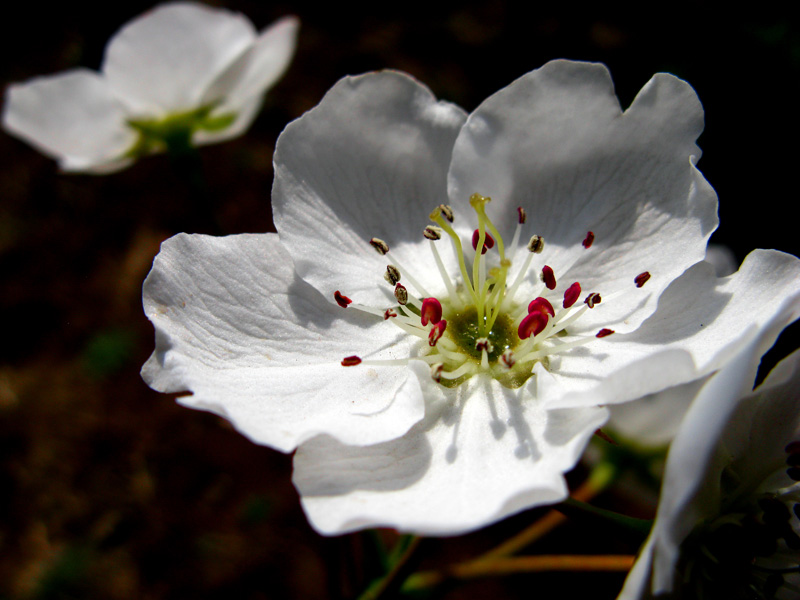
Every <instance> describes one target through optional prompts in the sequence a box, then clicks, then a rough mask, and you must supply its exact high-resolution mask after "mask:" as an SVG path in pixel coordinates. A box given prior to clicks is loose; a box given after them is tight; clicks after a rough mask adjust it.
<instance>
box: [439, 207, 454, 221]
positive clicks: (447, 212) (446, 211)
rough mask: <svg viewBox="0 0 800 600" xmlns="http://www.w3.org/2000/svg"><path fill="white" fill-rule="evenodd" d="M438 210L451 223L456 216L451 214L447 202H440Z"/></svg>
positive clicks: (451, 209) (451, 210) (450, 208)
mask: <svg viewBox="0 0 800 600" xmlns="http://www.w3.org/2000/svg"><path fill="white" fill-rule="evenodd" d="M439 212H440V213H442V216H443V217H444V218H445V219H447V220H448V221H450V222H451V223H452V222H453V220H454V219H455V218H456V217H455V215H454V214H453V208H452V207H451V206H450V205H449V204H440V205H439Z"/></svg>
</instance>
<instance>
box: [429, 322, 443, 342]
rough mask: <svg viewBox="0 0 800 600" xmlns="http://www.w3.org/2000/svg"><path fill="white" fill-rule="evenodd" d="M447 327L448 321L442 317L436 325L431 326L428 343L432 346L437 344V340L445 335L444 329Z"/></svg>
mask: <svg viewBox="0 0 800 600" xmlns="http://www.w3.org/2000/svg"><path fill="white" fill-rule="evenodd" d="M446 328H447V321H445V320H444V319H442V320H441V321H439V322H438V323H437V324H436V325H434V326H433V327H431V331H430V333H428V344H429V345H430V346H435V345H436V342H438V341H439V340H440V339H441V338H442V336H443V335H444V330H445V329H446Z"/></svg>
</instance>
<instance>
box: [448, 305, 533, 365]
mask: <svg viewBox="0 0 800 600" xmlns="http://www.w3.org/2000/svg"><path fill="white" fill-rule="evenodd" d="M485 320H486V319H485V317H484V322H485ZM446 335H448V336H449V337H450V339H451V340H453V341H454V342H455V343H456V345H457V346H458V347H459V349H460V350H461V351H462V352H463V353H464V354H466V355H468V356H470V357H472V358H473V359H474V360H475V361H476V362H478V363H480V362H481V351H480V350H477V349H476V348H475V345H476V343H477V341H478V340H479V339H481V338H483V337H487V338H488V339H489V341H490V342H491V344H492V350H491V352H489V353H488V354H489V363H491V364H494V363H496V362H497V360H498V359H499V358H500V355H501V354H503V352H505V351H506V350H509V349H510V350H514V349H515V348H516V347H517V345H518V344H519V337H518V336H517V332H516V327H514V322H513V321H512V320H511V317H509V316H508V315H506V314H500V315H498V316H497V319H496V320H495V322H494V325H492V329H491V330H490V331H489V333H488V334H487V335H486V336H484V335H481V333H480V331H479V327H478V311H477V310H476V309H475V307H474V306H468V307H467V308H465V309H464V310H462V311H461V312H454V313H452V314H450V315H448V316H447V330H446Z"/></svg>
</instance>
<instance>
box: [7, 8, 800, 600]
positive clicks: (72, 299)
mask: <svg viewBox="0 0 800 600" xmlns="http://www.w3.org/2000/svg"><path fill="white" fill-rule="evenodd" d="M215 4H218V5H223V6H226V7H229V8H232V9H235V10H238V11H241V12H243V13H245V14H246V15H247V16H249V17H250V19H251V20H252V21H253V22H254V23H255V25H256V27H257V28H259V29H260V28H263V27H265V26H267V25H268V24H269V23H271V22H272V21H274V20H275V19H277V18H278V17H280V16H282V15H286V14H296V15H298V16H299V17H300V19H301V22H302V24H301V30H300V38H299V46H298V50H297V55H296V57H295V60H294V62H293V63H292V65H291V66H290V68H289V71H288V72H287V74H286V75H285V76H284V78H283V79H282V80H281V81H280V82H279V83H278V84H277V85H276V86H275V88H274V89H273V90H272V91H271V92H270V93H269V95H268V97H267V101H266V103H265V106H264V109H263V111H262V113H261V114H260V116H259V118H258V120H257V121H256V122H255V124H254V126H253V127H252V129H251V131H250V132H249V133H248V134H247V135H245V136H244V137H242V138H239V139H237V140H235V141H232V142H229V143H225V144H220V145H216V146H210V147H206V148H204V149H203V150H202V151H201V156H202V160H203V163H204V167H205V175H206V179H207V181H208V185H209V187H210V190H211V195H212V198H213V203H214V204H213V207H212V211H213V213H214V215H215V218H216V220H217V221H218V222H219V223H220V225H221V227H222V229H223V230H224V231H225V232H226V233H239V232H262V231H270V230H273V229H272V223H271V216H270V207H269V194H270V187H271V183H272V165H271V156H272V151H273V149H274V143H275V140H276V138H277V136H278V134H279V133H280V131H281V130H282V128H283V127H284V125H285V124H286V123H287V122H289V121H290V120H292V119H294V118H296V117H298V116H300V115H301V114H302V113H303V112H304V111H306V110H308V109H309V108H311V107H313V106H314V105H315V104H316V103H317V102H318V101H319V100H320V98H321V97H322V95H323V94H324V93H325V91H326V90H327V89H328V88H330V87H331V85H332V84H333V83H335V82H336V81H337V80H338V79H339V78H341V77H342V76H344V75H347V74H357V73H362V72H365V71H369V70H374V69H381V68H395V69H401V70H404V71H407V72H409V73H411V74H413V75H414V76H415V77H417V78H418V79H419V80H421V81H422V82H424V83H426V84H427V85H428V86H429V87H431V89H432V90H433V91H434V93H435V94H436V95H437V96H438V97H440V98H443V99H446V100H450V101H453V102H455V103H457V104H460V105H461V106H462V107H464V108H465V109H467V110H472V109H474V108H475V107H476V106H477V105H478V104H479V103H480V102H481V101H482V100H483V99H484V98H486V97H487V96H488V95H490V94H491V93H493V92H495V91H497V90H498V89H500V88H501V87H503V86H505V85H507V84H508V83H510V82H511V81H512V80H514V79H515V78H517V77H519V76H520V75H522V74H523V73H525V72H527V71H529V70H531V69H534V68H536V67H538V66H540V65H542V64H543V63H544V62H546V61H548V60H550V59H554V58H573V59H581V60H591V61H601V62H603V63H605V64H606V65H607V66H608V67H609V68H610V70H611V72H612V75H613V77H614V80H615V83H616V88H617V93H618V95H619V97H620V99H621V102H622V105H623V106H627V105H628V104H629V103H630V101H631V100H632V99H633V97H634V95H635V94H636V92H637V91H638V90H639V88H640V87H641V86H642V85H644V84H645V83H646V82H647V81H648V79H649V78H650V77H651V76H652V74H653V73H655V72H657V71H668V72H671V73H673V74H675V75H677V76H679V77H681V78H683V79H686V80H687V81H688V82H689V83H691V84H692V85H693V86H694V88H695V89H696V90H697V93H698V95H699V97H700V99H701V101H702V102H703V104H704V106H705V109H706V131H705V133H704V134H703V136H702V137H701V139H700V146H701V147H702V148H703V150H704V156H703V158H702V160H701V161H700V163H699V167H700V169H701V170H702V171H703V172H704V174H705V175H706V178H707V179H708V180H709V181H710V182H711V184H712V185H713V186H714V188H715V189H716V190H717V193H718V195H719V199H720V218H721V226H720V229H719V231H718V232H717V233H716V234H715V236H714V238H713V241H716V242H718V243H722V244H726V245H728V246H729V247H730V248H732V249H733V251H734V252H735V254H736V256H737V259H739V260H741V259H743V258H744V256H745V255H746V254H747V253H748V252H749V251H751V250H752V249H754V248H777V249H779V250H783V251H786V252H790V253H793V254H795V255H797V254H798V252H800V237H799V236H798V235H797V224H796V217H795V215H794V212H793V211H794V208H795V205H796V204H797V197H798V195H797V190H796V179H797V171H798V167H797V165H796V162H797V156H798V152H797V149H796V147H797V140H798V133H799V132H798V122H799V120H798V116H797V114H798V111H797V94H796V86H797V82H798V81H799V80H800V78H798V75H799V74H800V73H799V72H798V71H799V69H798V67H799V66H800V29H799V28H798V23H797V21H796V20H795V21H793V20H790V19H789V17H788V16H787V15H786V13H785V11H780V10H774V11H773V10H770V9H769V8H768V6H767V5H766V4H764V3H758V4H755V5H752V6H750V9H749V11H748V12H747V13H742V12H733V11H726V12H721V11H719V10H715V9H712V8H710V7H709V6H706V5H704V4H703V3H685V4H681V3H674V2H673V3H669V4H667V3H664V4H658V3H655V4H653V3H650V4H647V5H646V6H645V4H644V3H638V4H636V5H630V6H626V7H623V6H622V5H612V6H603V7H600V8H598V7H597V5H593V8H586V7H585V6H582V5H580V4H576V3H569V5H568V6H564V7H563V8H559V9H554V8H552V6H551V4H550V3H548V4H547V5H545V4H544V3H535V2H527V3H515V2H509V1H505V2H504V1H496V2H492V3H476V2H462V3H453V2H439V3H436V2H425V3H422V2H405V3H384V4H380V6H376V7H375V8H374V9H373V10H372V11H371V12H369V13H364V12H362V11H359V10H357V9H356V8H355V5H350V4H349V3H328V4H326V5H325V6H324V7H322V8H319V7H312V3H311V2H295V3H288V2H278V3H272V2H271V3H261V2H248V1H242V2H228V3H215ZM598 4H599V3H598ZM787 5H788V3H787ZM92 6H93V7H95V6H97V5H96V4H92ZM151 6H153V4H152V3H145V2H123V3H107V4H106V5H105V6H104V8H103V10H102V11H99V12H98V11H97V10H96V9H94V8H90V6H89V5H88V4H82V3H80V2H77V3H61V4H52V5H48V8H47V9H45V8H44V6H43V5H40V4H39V3H38V2H28V3H25V4H22V3H17V4H16V5H15V6H14V7H13V8H12V10H11V13H10V14H8V13H7V14H6V15H5V18H4V23H3V24H2V25H0V27H2V35H0V81H2V82H3V83H4V84H5V83H8V82H12V81H21V80H25V79H28V78H31V77H34V76H36V75H40V74H47V73H53V72H57V71H60V70H64V69H67V68H71V67H74V66H87V67H90V68H97V67H98V66H99V64H100V61H101V57H102V52H103V48H104V46H105V44H106V41H107V40H108V38H109V37H110V36H111V35H112V34H113V33H114V32H115V31H116V30H117V29H118V28H119V27H120V26H121V25H122V24H124V23H125V22H126V21H128V20H129V19H131V18H132V17H134V16H136V15H138V14H139V13H141V12H142V11H144V10H146V9H147V8H150V7H151ZM0 157H1V158H2V162H1V163H0V340H1V341H0V523H1V524H0V598H120V599H123V598H125V599H127V598H153V599H161V598H184V597H187V598H188V597H191V598H197V599H200V598H247V599H249V598H315V597H332V598H337V597H349V596H353V595H354V594H356V593H357V592H359V591H360V590H361V589H363V586H364V584H365V582H366V581H368V580H369V578H370V577H371V576H372V575H374V574H375V568H376V565H375V564H374V559H373V558H372V556H373V552H372V551H371V545H370V544H371V542H370V538H369V536H367V535H365V534H356V535H351V536H343V537H339V538H322V537H320V536H318V535H316V534H315V533H314V532H313V531H312V530H311V529H310V527H309V526H308V524H307V522H306V521H305V518H304V516H303V515H302V512H301V510H300V508H299V503H298V499H297V496H296V493H295V491H294V489H293V488H292V486H291V483H290V475H291V459H290V457H287V456H284V455H281V454H279V453H277V452H274V451H272V450H269V449H266V448H262V447H258V446H255V445H253V444H251V443H250V442H248V441H247V440H245V439H244V438H243V437H242V436H240V435H238V434H237V433H235V432H234V431H233V430H232V429H231V428H230V427H229V426H228V425H227V424H226V423H225V422H224V421H222V420H220V419H217V418H216V417H213V416H210V415H207V414H203V413H198V412H193V411H189V410H186V409H183V408H180V407H177V406H176V405H175V404H174V403H173V402H172V400H171V399H170V398H169V397H167V396H163V395H160V394H157V393H155V392H153V391H151V390H150V389H148V388H147V387H146V386H145V385H144V383H142V381H141V380H140V378H139V375H138V370H139V368H140V365H141V364H142V363H143V362H144V360H145V359H146V358H147V356H148V355H149V353H150V352H151V350H152V347H153V334H152V328H151V326H150V324H149V322H148V321H147V320H146V319H145V317H144V315H143V313H142V310H141V291H140V290H141V282H142V280H143V279H144V277H145V275H146V274H147V271H148V270H149V267H150V264H151V262H152V259H153V257H154V256H155V254H156V253H157V251H158V246H159V243H160V242H161V241H162V240H164V239H166V238H167V237H169V236H171V235H173V234H174V233H177V232H179V231H201V230H203V228H204V225H203V220H202V219H198V215H197V212H198V210H197V206H196V204H195V203H194V202H193V195H192V191H191V188H190V187H189V186H187V185H186V181H185V180H183V179H181V178H180V177H179V176H178V175H176V173H175V172H174V170H173V169H172V168H171V165H170V163H169V161H168V160H167V159H166V157H164V156H157V157H152V158H149V159H145V160H142V161H140V162H139V163H137V164H135V165H134V166H133V167H131V168H128V169H127V170H125V171H122V172H120V173H118V174H114V175H110V176H103V177H95V176H85V175H62V174H59V173H58V172H57V168H56V165H55V163H54V162H53V161H51V160H49V159H47V158H45V157H43V156H41V155H40V154H38V153H37V152H36V151H34V150H32V149H31V148H30V147H28V146H27V145H25V144H24V143H22V142H19V141H17V140H16V139H13V138H11V137H9V136H8V135H5V134H0ZM676 243H680V240H676ZM753 310H754V311H758V310H759V307H757V306H754V307H753ZM795 329H796V328H795ZM798 345H800V344H798V338H797V333H796V332H794V331H793V330H792V331H790V332H789V335H785V336H784V338H783V341H782V345H781V347H780V349H779V350H777V351H776V352H775V353H774V354H773V356H772V357H771V358H770V361H771V362H774V360H776V359H777V358H778V357H779V356H781V355H783V354H786V353H787V352H788V351H791V350H792V349H793V348H795V347H797V346H798ZM583 476H584V474H583V473H581V472H580V471H579V472H577V473H574V474H573V475H572V479H573V480H574V482H576V483H577V482H579V481H580V480H581V478H582V477H583ZM624 499H625V498H624V493H623V492H616V493H611V494H606V495H604V496H603V497H602V498H600V499H599V502H600V503H601V504H603V503H605V504H606V505H610V506H615V507H617V508H620V507H622V506H623V504H622V502H623V501H624ZM625 508H626V509H627V507H625ZM632 508H633V509H634V510H640V511H641V510H645V511H646V509H645V508H643V507H636V506H634V507H632ZM542 513H543V511H542V510H539V511H528V512H527V513H523V514H522V515H519V516H517V517H514V518H512V519H509V520H507V521H505V522H504V523H500V524H498V525H495V526H493V527H490V528H487V529H486V530H484V531H481V532H478V533H476V534H471V535H468V536H463V537H460V538H454V539H445V540H432V541H429V542H427V543H426V545H425V546H424V547H423V548H422V550H421V553H420V554H421V559H422V561H423V566H426V567H436V566H441V565H445V564H448V563H450V562H452V561H455V560H459V559H463V558H467V557H469V556H474V555H476V554H478V553H480V552H482V551H485V550H488V549H489V548H490V547H492V546H493V545H494V544H496V543H499V542H500V541H502V540H503V539H505V538H506V537H508V536H510V535H511V534H513V533H514V532H515V531H518V530H519V529H521V528H522V527H523V526H524V525H526V524H527V523H530V522H532V521H533V520H534V519H535V518H537V517H538V516H540V515H541V514H542ZM386 537H387V539H389V541H391V534H386ZM635 550H636V540H635V538H632V537H628V536H621V537H620V536H618V534H617V532H616V531H615V530H612V529H609V528H607V527H605V526H603V525H599V524H596V523H594V522H592V521H587V520H583V519H574V520H573V521H571V522H570V524H568V525H567V526H565V527H563V528H562V529H561V530H559V531H558V532H557V533H555V534H552V535H551V536H550V537H548V538H546V539H545V540H544V541H543V542H542V543H541V544H540V545H538V546H536V547H534V548H533V549H532V551H534V552H537V553H557V552H567V553H592V552H600V553H603V552H606V553H633V552H635ZM622 580H623V574H577V575H576V574H568V575H558V574H538V575H518V576H513V577H507V578H504V579H487V580H481V581H477V582H472V583H470V584H468V585H464V586H461V587H452V588H448V589H445V590H440V592H439V593H438V597H446V598H490V597H492V598H494V597H508V598H516V597H519V598H522V597H530V596H532V595H537V594H544V597H548V596H550V595H551V594H554V593H557V594H558V595H559V597H566V598H572V597H576V598H578V597H588V596H591V597H592V598H597V599H603V598H614V597H615V595H616V593H617V591H618V589H619V587H620V585H621V583H622Z"/></svg>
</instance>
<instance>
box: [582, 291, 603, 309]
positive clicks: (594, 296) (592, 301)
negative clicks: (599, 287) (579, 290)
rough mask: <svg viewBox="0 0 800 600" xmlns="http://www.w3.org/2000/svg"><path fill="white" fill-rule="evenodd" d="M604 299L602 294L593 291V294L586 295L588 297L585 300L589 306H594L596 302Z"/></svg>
mask: <svg viewBox="0 0 800 600" xmlns="http://www.w3.org/2000/svg"><path fill="white" fill-rule="evenodd" d="M602 301H603V299H602V298H601V297H600V294H598V293H597V292H592V293H591V294H589V295H588V296H586V299H585V300H584V301H583V302H584V304H586V306H588V307H589V308H594V305H595V304H600V303H601V302H602Z"/></svg>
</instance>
